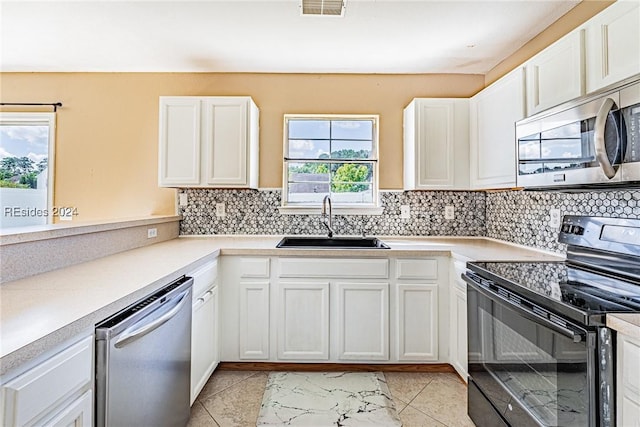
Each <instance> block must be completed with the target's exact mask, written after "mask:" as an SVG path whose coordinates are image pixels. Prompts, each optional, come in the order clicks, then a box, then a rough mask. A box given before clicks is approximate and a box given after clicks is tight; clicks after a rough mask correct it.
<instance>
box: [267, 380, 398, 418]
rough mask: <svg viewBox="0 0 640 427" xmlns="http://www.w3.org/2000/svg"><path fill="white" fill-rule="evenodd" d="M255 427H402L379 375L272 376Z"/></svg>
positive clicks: (387, 390)
mask: <svg viewBox="0 0 640 427" xmlns="http://www.w3.org/2000/svg"><path fill="white" fill-rule="evenodd" d="M257 425H258V426H292V425H293V426H313V427H325V426H326V427H329V426H337V425H340V426H345V427H348V426H351V427H353V426H362V427H370V426H379V425H381V426H387V427H393V426H398V427H400V426H401V425H402V424H401V422H400V419H399V418H398V415H397V412H396V410H395V407H394V403H393V400H392V398H391V393H390V392H389V388H388V387H387V384H386V380H385V377H384V375H383V374H382V373H379V372H273V373H271V374H270V375H269V381H268V383H267V387H266V390H265V393H264V398H263V401H262V407H261V409H260V415H259V416H258V422H257Z"/></svg>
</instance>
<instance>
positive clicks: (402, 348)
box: [220, 256, 448, 363]
mask: <svg viewBox="0 0 640 427" xmlns="http://www.w3.org/2000/svg"><path fill="white" fill-rule="evenodd" d="M221 259H222V280H221V282H220V283H221V288H220V298H221V300H220V310H221V313H222V319H223V320H222V321H221V322H222V323H224V325H225V327H224V329H222V330H221V337H222V342H223V344H222V360H223V361H228V362H234V361H272V362H277V361H286V362H313V361H317V362H334V363H338V362H347V363H367V362H369V363H399V362H412V363H434V362H443V363H444V362H448V360H447V359H446V354H447V350H446V349H447V347H448V343H447V342H446V340H447V339H448V335H447V334H444V335H441V334H440V333H439V327H440V326H445V325H446V324H447V323H448V322H447V318H444V317H443V316H448V311H447V310H446V309H444V310H443V309H441V307H442V305H443V304H447V300H446V299H444V298H445V297H446V296H447V295H448V293H447V292H446V291H445V292H444V293H443V292H441V289H440V282H441V281H443V280H444V281H445V282H444V284H445V285H446V284H447V283H446V280H447V278H448V272H447V269H446V265H447V264H446V263H447V262H448V260H447V259H446V258H428V259H427V258H422V259H421V258H416V259H395V258H355V257H354V258H351V257H350V258H335V257H322V258H317V257H316V258H305V257H272V258H265V257H242V256H223V257H222V258H221Z"/></svg>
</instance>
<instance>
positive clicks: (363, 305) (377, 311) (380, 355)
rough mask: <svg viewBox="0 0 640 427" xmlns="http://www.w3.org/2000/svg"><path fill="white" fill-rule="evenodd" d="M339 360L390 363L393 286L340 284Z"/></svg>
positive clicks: (338, 285) (338, 306)
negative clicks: (386, 361) (391, 295)
mask: <svg viewBox="0 0 640 427" xmlns="http://www.w3.org/2000/svg"><path fill="white" fill-rule="evenodd" d="M336 287H337V291H338V302H337V310H338V325H337V329H338V337H337V338H338V359H340V360H389V284H388V283H351V282H341V283H337V284H336Z"/></svg>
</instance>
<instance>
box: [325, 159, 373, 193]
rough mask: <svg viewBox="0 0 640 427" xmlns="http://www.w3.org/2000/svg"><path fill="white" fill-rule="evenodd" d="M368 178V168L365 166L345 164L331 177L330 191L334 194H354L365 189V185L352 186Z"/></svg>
mask: <svg viewBox="0 0 640 427" xmlns="http://www.w3.org/2000/svg"><path fill="white" fill-rule="evenodd" d="M368 176H369V168H368V167H366V166H365V165H354V164H353V163H345V164H343V165H342V166H340V167H339V168H338V169H337V170H336V173H335V174H334V175H333V179H332V181H331V191H333V192H335V193H356V192H359V191H364V190H366V189H367V187H368V186H367V185H366V184H354V183H355V182H365V181H367V177H368Z"/></svg>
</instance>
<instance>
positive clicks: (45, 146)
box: [0, 113, 55, 229]
mask: <svg viewBox="0 0 640 427" xmlns="http://www.w3.org/2000/svg"><path fill="white" fill-rule="evenodd" d="M54 139H55V113H0V208H1V211H0V228H2V229H4V228H10V227H24V226H30V225H43V224H50V223H52V222H53V216H54V214H55V212H54V211H53V165H54V162H53V154H54Z"/></svg>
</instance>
